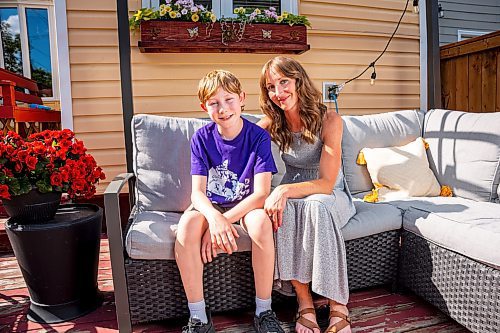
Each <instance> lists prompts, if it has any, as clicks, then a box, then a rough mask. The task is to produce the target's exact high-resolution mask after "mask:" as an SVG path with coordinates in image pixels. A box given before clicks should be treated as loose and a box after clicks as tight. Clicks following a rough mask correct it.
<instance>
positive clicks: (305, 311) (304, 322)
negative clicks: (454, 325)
mask: <svg viewBox="0 0 500 333" xmlns="http://www.w3.org/2000/svg"><path fill="white" fill-rule="evenodd" d="M308 313H314V315H316V311H315V310H314V308H305V309H302V310H300V311H299V312H298V313H297V316H296V318H295V321H296V322H297V323H299V324H301V325H302V326H304V327H305V328H307V329H310V330H311V332H313V333H314V329H315V328H316V329H318V330H319V326H318V324H316V323H315V322H313V321H310V320H309V319H307V318H304V315H305V314H308Z"/></svg>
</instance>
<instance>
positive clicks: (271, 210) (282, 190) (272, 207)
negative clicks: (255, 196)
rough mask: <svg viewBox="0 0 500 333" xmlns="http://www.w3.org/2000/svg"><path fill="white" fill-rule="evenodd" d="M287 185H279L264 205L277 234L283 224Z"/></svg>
mask: <svg viewBox="0 0 500 333" xmlns="http://www.w3.org/2000/svg"><path fill="white" fill-rule="evenodd" d="M287 199H288V196H287V195H286V185H279V186H278V187H276V188H275V189H274V191H272V192H271V194H270V195H269V196H268V197H267V199H266V202H265V203H264V210H265V212H266V214H267V215H268V216H269V218H270V219H271V222H272V223H273V230H274V231H275V232H276V231H277V230H278V228H279V227H281V224H282V223H283V211H284V210H285V207H286V201H287Z"/></svg>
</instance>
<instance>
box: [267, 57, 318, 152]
mask: <svg viewBox="0 0 500 333" xmlns="http://www.w3.org/2000/svg"><path fill="white" fill-rule="evenodd" d="M270 72H275V73H280V74H281V75H283V76H286V77H289V78H292V79H295V87H296V93H297V97H298V103H299V117H300V121H301V123H302V128H303V131H302V139H303V140H304V141H306V142H308V143H314V142H315V140H316V139H317V136H318V135H319V134H320V131H321V127H322V120H323V116H324V114H325V112H326V110H327V107H326V105H324V104H323V103H322V102H321V98H322V94H321V91H319V90H318V89H317V88H316V87H315V86H314V84H313V82H312V80H311V79H310V78H309V75H307V73H306V71H305V69H304V67H302V65H301V64H300V63H299V62H298V61H297V60H295V59H292V58H287V57H275V58H273V59H271V60H269V61H268V62H267V63H266V64H265V65H264V67H263V68H262V73H261V76H260V98H259V102H260V108H261V110H262V112H263V113H264V114H265V115H266V116H268V117H269V118H270V119H271V124H270V126H269V128H268V131H269V134H270V135H271V139H272V140H273V141H274V142H276V143H277V144H278V146H279V147H280V150H281V151H286V150H288V148H289V147H290V145H291V143H292V140H293V134H292V131H291V129H290V128H289V127H288V125H287V123H286V118H285V112H284V111H283V110H282V109H281V108H280V107H279V106H277V105H276V104H274V103H273V101H272V100H271V98H270V97H269V93H268V90H267V87H266V77H267V74H268V73H270Z"/></svg>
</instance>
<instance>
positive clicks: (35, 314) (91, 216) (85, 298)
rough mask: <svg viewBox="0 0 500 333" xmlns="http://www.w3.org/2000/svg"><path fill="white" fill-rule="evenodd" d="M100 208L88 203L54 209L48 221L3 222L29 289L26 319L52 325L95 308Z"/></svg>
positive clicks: (100, 299)
mask: <svg viewBox="0 0 500 333" xmlns="http://www.w3.org/2000/svg"><path fill="white" fill-rule="evenodd" d="M101 223H102V209H101V208H100V207H99V206H97V205H92V204H69V205H62V206H60V207H59V209H58V211H57V214H56V216H55V217H54V219H53V220H51V221H48V222H47V223H43V224H29V225H23V224H22V221H16V220H15V219H13V218H11V219H9V220H8V221H7V222H6V224H5V229H6V230H7V235H8V236H9V240H10V242H11V244H12V248H13V250H14V254H15V256H16V258H17V261H18V263H19V266H20V267H21V271H22V273H23V277H24V280H25V282H26V285H27V286H28V290H29V293H30V300H31V305H30V308H29V312H28V319H29V320H31V321H34V322H38V323H58V322H63V321H69V320H71V319H74V318H77V317H80V316H83V315H85V314H87V313H89V312H91V311H93V310H95V309H96V308H97V307H98V306H99V305H100V304H101V303H102V298H101V296H100V293H99V289H98V287H97V269H98V266H99V247H100V243H101Z"/></svg>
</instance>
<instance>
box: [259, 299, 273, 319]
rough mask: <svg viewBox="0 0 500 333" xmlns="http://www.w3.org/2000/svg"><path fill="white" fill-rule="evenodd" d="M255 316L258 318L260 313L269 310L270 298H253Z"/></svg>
mask: <svg viewBox="0 0 500 333" xmlns="http://www.w3.org/2000/svg"><path fill="white" fill-rule="evenodd" d="M255 305H256V308H255V315H256V316H258V315H260V314H261V313H262V312H265V311H267V310H271V298H268V299H260V298H258V297H257V296H255Z"/></svg>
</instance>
